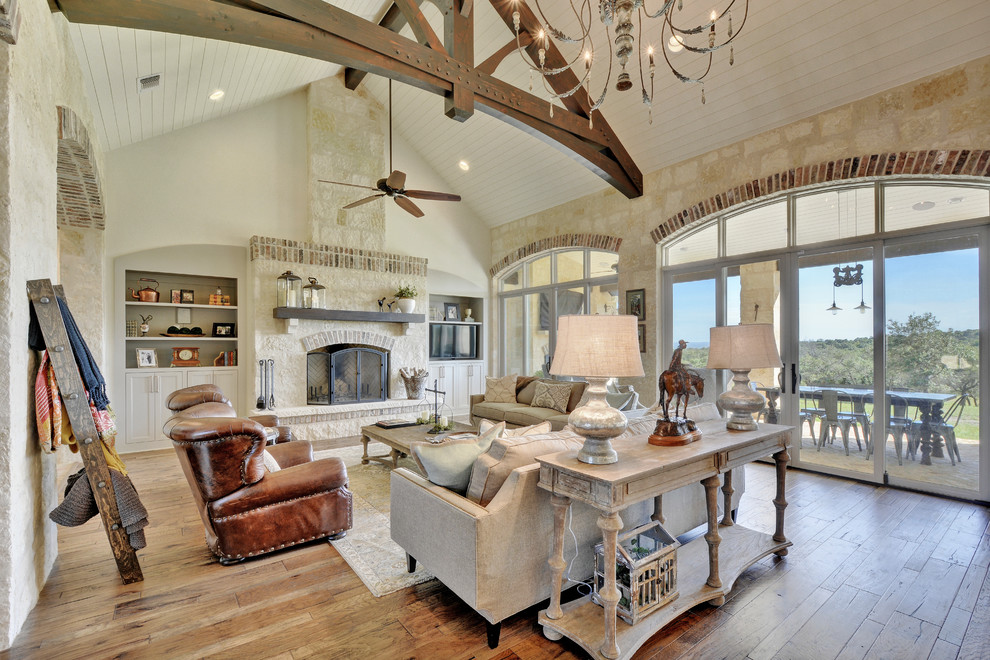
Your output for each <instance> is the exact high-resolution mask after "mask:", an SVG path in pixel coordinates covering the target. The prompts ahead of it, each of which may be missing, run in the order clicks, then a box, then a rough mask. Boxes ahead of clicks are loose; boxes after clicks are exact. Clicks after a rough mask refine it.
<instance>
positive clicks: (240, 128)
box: [105, 91, 309, 258]
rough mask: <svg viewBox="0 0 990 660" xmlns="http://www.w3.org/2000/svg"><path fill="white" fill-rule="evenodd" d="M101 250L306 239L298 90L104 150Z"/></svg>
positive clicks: (113, 252) (302, 109)
mask: <svg viewBox="0 0 990 660" xmlns="http://www.w3.org/2000/svg"><path fill="white" fill-rule="evenodd" d="M106 162H107V171H106V176H105V178H106V180H107V188H106V190H107V255H108V257H109V258H113V257H116V256H118V255H121V254H129V253H131V252H137V251H140V250H146V249H149V248H156V247H162V246H166V245H185V244H189V243H205V244H216V245H236V246H240V247H247V243H248V239H249V238H250V237H251V236H252V235H255V234H258V235H261V236H278V237H280V238H290V239H295V240H307V239H308V238H309V236H308V226H307V216H308V214H309V209H308V204H307V198H308V197H307V196H308V190H307V177H308V174H307V149H306V93H305V91H299V92H296V93H294V94H290V95H288V96H284V97H282V98H279V99H276V100H274V101H271V102H269V103H265V104H263V105H260V106H257V107H254V108H250V109H248V110H244V111H242V112H237V113H234V114H231V115H227V116H225V117H221V118H219V119H214V120H212V121H208V122H205V123H202V124H196V125H194V126H190V127H188V128H184V129H182V130H179V131H175V132H173V133H168V134H166V135H163V136H160V137H157V138H152V139H150V140H144V141H143V142H138V143H136V144H133V145H130V146H127V147H123V148H121V149H117V150H115V151H111V152H110V153H108V154H107V155H106Z"/></svg>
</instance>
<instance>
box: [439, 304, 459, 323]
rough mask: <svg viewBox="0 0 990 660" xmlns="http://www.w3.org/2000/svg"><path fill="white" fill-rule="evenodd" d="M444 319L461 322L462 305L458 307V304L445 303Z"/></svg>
mask: <svg viewBox="0 0 990 660" xmlns="http://www.w3.org/2000/svg"><path fill="white" fill-rule="evenodd" d="M443 318H444V320H445V321H460V320H461V310H460V305H458V304H457V303H444V304H443Z"/></svg>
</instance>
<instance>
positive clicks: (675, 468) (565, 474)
mask: <svg viewBox="0 0 990 660" xmlns="http://www.w3.org/2000/svg"><path fill="white" fill-rule="evenodd" d="M698 428H699V429H701V432H702V434H703V435H702V438H701V440H699V441H698V442H693V443H691V444H689V445H685V446H682V447H656V446H653V445H650V444H648V443H647V436H636V437H631V438H624V439H621V440H617V441H614V442H613V446H614V447H615V450H616V451H617V452H618V454H619V462H618V463H613V464H611V465H588V464H586V463H581V462H579V461H578V460H577V451H576V450H571V451H566V452H560V453H558V454H551V455H548V456H542V457H540V458H538V459H537V460H538V461H539V462H540V487H541V488H544V489H546V490H549V491H550V492H551V493H552V497H551V501H552V503H553V507H554V535H553V553H552V555H551V558H550V568H551V572H552V576H553V577H552V579H553V585H552V588H551V597H550V607H548V608H547V609H546V610H543V611H542V612H540V618H539V622H540V624H541V625H542V626H543V632H544V634H545V635H546V636H547V637H548V638H550V639H560V638H561V637H562V636H566V637H568V638H570V639H572V640H574V641H575V642H577V643H578V644H580V645H581V646H582V647H583V648H584V649H585V650H586V651H587V652H588V653H590V654H591V656H592V657H594V658H609V659H615V658H628V657H630V656H632V654H633V653H635V651H636V650H637V649H638V648H639V647H640V646H642V645H643V643H645V642H646V640H648V639H649V638H650V637H651V636H652V635H653V634H654V633H655V632H656V631H658V630H660V629H661V628H662V627H663V626H665V625H666V624H667V623H669V622H670V621H671V620H673V619H674V618H676V617H678V616H679V615H681V614H682V613H684V612H685V611H687V610H688V609H690V608H691V607H693V606H695V605H697V604H698V603H702V602H705V601H709V602H711V603H712V604H713V605H722V604H723V603H725V594H727V593H728V592H729V590H730V589H731V588H732V584H733V583H734V582H735V580H736V578H737V577H739V575H740V574H741V573H742V572H743V571H745V570H746V569H747V568H748V567H750V566H751V565H752V564H754V563H755V562H757V561H758V560H760V559H761V558H763V557H765V556H767V555H768V554H770V553H776V554H777V555H778V556H781V557H782V556H784V555H786V554H787V547H788V546H790V545H791V543H790V541H788V540H787V539H786V538H785V537H784V509H785V508H786V507H787V501H786V500H785V499H784V479H785V472H786V468H787V462H788V460H790V456H788V454H787V447H788V446H789V445H790V438H791V430H792V429H793V427H790V426H778V425H774V424H763V425H761V426H760V428H759V429H758V430H756V431H728V430H726V428H725V421H724V420H713V421H709V422H701V423H699V424H698ZM770 455H772V456H773V458H774V460H775V461H776V466H777V495H776V498H775V499H774V500H773V503H774V505H775V506H776V508H777V521H776V530H775V532H774V534H773V535H772V536H771V535H769V534H763V533H761V532H756V531H754V530H751V529H748V528H746V527H744V526H742V525H736V524H734V523H733V521H732V519H731V517H730V515H729V509H730V508H731V507H730V506H729V502H730V498H731V496H732V469H733V468H735V467H738V466H740V465H743V464H745V463H748V462H750V461H753V460H756V459H758V458H764V457H766V456H770ZM719 474H724V475H725V478H724V485H722V494H723V496H724V502H725V505H724V511H725V514H724V516H723V518H722V520H721V522H720V521H719V520H718V500H717V497H718V488H719V485H720V484H719V479H718V475H719ZM698 481H700V482H701V483H702V484H703V485H704V487H705V496H706V502H707V505H708V531H707V533H706V534H705V535H704V536H702V537H698V538H696V539H694V540H693V541H691V542H690V543H688V544H686V545H684V546H681V547H680V548H678V550H677V586H678V591H679V595H678V597H677V598H676V599H675V600H674V601H672V602H670V603H668V604H667V605H665V606H663V607H661V608H659V609H657V610H655V611H654V612H652V613H650V614H648V615H647V616H646V617H645V618H644V619H642V620H641V621H639V622H638V623H637V624H636V625H634V626H633V625H629V624H627V623H626V622H625V621H622V620H618V621H617V620H616V605H617V603H618V602H619V591H618V589H617V588H616V586H615V562H605V566H606V570H605V585H604V588H603V589H602V590H601V593H600V594H599V595H600V597H601V599H602V602H603V603H604V604H605V607H604V608H602V607H600V606H598V605H596V604H594V603H593V602H591V598H590V596H586V597H584V598H581V599H578V600H576V601H573V602H571V603H567V604H566V605H564V606H561V604H560V588H561V582H562V579H563V574H564V569H565V567H566V565H567V564H566V562H565V561H564V521H565V519H566V515H567V510H568V508H570V506H571V501H572V500H578V501H580V502H585V503H587V504H589V505H591V506H593V507H595V508H596V509H598V510H599V511H600V512H601V514H600V516H599V518H598V526H599V527H600V528H601V530H602V541H603V543H604V551H605V556H606V557H609V556H615V545H616V536H617V534H618V532H619V530H620V529H621V528H622V520H621V518H620V517H619V512H620V511H622V510H623V509H625V508H626V507H628V506H630V505H631V504H635V503H636V502H640V501H643V500H645V499H650V498H655V499H656V502H657V512H656V514H655V516H654V517H655V518H657V519H659V520H661V522H662V512H661V510H660V502H661V497H662V495H663V493H666V492H668V491H671V490H674V489H675V488H679V487H681V486H684V485H686V484H690V483H694V482H698ZM723 542H724V544H723Z"/></svg>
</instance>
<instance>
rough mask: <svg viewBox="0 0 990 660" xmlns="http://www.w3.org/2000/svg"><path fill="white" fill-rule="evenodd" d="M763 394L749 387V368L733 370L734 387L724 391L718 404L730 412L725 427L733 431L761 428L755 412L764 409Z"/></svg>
mask: <svg viewBox="0 0 990 660" xmlns="http://www.w3.org/2000/svg"><path fill="white" fill-rule="evenodd" d="M765 402H766V400H765V399H764V398H763V395H762V394H760V393H759V392H756V391H754V390H752V389H750V387H749V369H733V370H732V389H731V390H726V391H725V392H722V394H721V395H720V396H719V397H718V405H719V406H720V407H721V408H722V410H725V411H727V412H728V413H729V419H728V420H727V421H726V422H725V428H727V429H731V430H733V431H755V430H757V429H758V428H759V425H758V424H757V423H756V420H755V419H753V413H758V412H760V411H761V410H763V405H764V404H765Z"/></svg>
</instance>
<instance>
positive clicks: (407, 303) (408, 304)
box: [397, 298, 416, 314]
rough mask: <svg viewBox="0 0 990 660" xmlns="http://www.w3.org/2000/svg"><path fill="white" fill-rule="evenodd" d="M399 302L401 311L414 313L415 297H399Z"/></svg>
mask: <svg viewBox="0 0 990 660" xmlns="http://www.w3.org/2000/svg"><path fill="white" fill-rule="evenodd" d="M397 302H398V305H399V311H400V312H402V313H403V314H412V312H413V310H414V309H416V299H415V298H399V300H398V301H397Z"/></svg>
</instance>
